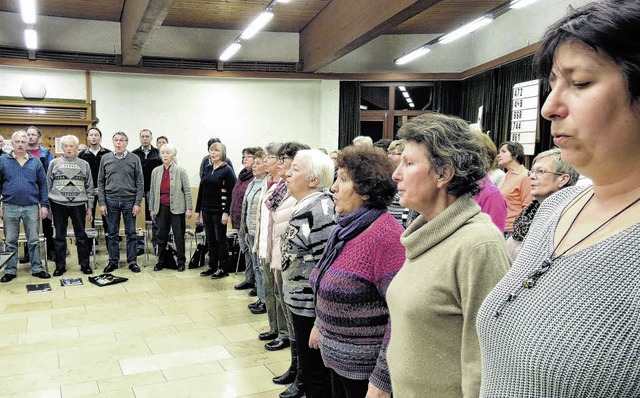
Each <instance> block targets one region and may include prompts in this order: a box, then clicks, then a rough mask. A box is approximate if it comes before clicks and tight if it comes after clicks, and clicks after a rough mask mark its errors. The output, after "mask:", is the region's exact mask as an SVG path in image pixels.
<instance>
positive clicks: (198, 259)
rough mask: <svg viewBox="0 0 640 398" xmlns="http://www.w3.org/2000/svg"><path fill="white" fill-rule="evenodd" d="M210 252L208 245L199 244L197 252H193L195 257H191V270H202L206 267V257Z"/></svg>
mask: <svg viewBox="0 0 640 398" xmlns="http://www.w3.org/2000/svg"><path fill="white" fill-rule="evenodd" d="M208 251H209V248H208V247H207V245H205V244H203V243H198V245H197V246H196V251H195V252H193V256H191V260H189V269H192V268H200V267H202V266H203V265H205V256H206V255H207V252H208Z"/></svg>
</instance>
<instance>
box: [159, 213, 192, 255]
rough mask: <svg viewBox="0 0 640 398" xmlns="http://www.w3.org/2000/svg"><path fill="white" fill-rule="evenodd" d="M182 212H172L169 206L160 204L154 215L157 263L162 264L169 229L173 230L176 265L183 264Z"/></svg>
mask: <svg viewBox="0 0 640 398" xmlns="http://www.w3.org/2000/svg"><path fill="white" fill-rule="evenodd" d="M185 223H186V221H185V218H184V213H182V214H173V213H171V209H170V208H169V206H165V205H163V204H161V205H160V209H159V210H158V214H157V215H156V225H157V226H158V264H160V265H162V264H164V257H165V252H166V250H167V242H168V241H169V231H170V230H171V231H173V243H175V245H176V252H178V265H184V264H185V261H186V259H185V256H184V231H185Z"/></svg>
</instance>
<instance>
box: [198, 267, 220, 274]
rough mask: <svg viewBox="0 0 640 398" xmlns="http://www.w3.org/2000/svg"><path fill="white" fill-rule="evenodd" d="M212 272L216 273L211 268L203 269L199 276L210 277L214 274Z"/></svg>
mask: <svg viewBox="0 0 640 398" xmlns="http://www.w3.org/2000/svg"><path fill="white" fill-rule="evenodd" d="M214 272H216V270H215V269H213V268H207V269H205V270H204V271H202V272H201V273H200V276H211V275H213V273H214Z"/></svg>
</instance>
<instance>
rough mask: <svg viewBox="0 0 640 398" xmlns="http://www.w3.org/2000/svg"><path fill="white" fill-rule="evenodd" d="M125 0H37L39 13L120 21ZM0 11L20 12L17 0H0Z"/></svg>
mask: <svg viewBox="0 0 640 398" xmlns="http://www.w3.org/2000/svg"><path fill="white" fill-rule="evenodd" d="M124 1H125V0H37V1H36V6H37V12H38V14H39V15H48V16H54V17H66V18H79V19H95V20H99V21H114V22H118V21H120V15H121V14H122V7H123V5H124ZM0 11H8V12H20V2H19V1H18V0H0Z"/></svg>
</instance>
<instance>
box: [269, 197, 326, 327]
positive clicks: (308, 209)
mask: <svg viewBox="0 0 640 398" xmlns="http://www.w3.org/2000/svg"><path fill="white" fill-rule="evenodd" d="M334 216H335V208H334V204H333V200H332V199H331V196H330V195H329V194H326V193H324V192H315V193H312V194H311V195H309V196H307V197H306V198H304V199H302V200H301V201H299V202H298V203H297V204H296V206H295V208H294V210H293V214H292V215H291V219H290V220H289V225H288V226H287V229H286V230H285V231H284V233H283V234H282V237H281V241H280V248H281V251H282V290H283V295H284V302H285V303H286V304H287V305H288V306H289V309H290V310H291V312H293V313H294V314H296V315H299V316H306V317H311V318H313V317H315V309H314V305H313V290H311V285H310V284H309V275H310V274H311V270H312V269H313V267H315V265H316V263H317V262H318V260H320V257H322V253H323V252H324V246H325V245H326V243H327V240H328V239H329V236H330V235H331V232H333V229H334V228H335V226H336V222H335V220H334Z"/></svg>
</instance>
